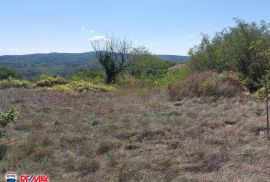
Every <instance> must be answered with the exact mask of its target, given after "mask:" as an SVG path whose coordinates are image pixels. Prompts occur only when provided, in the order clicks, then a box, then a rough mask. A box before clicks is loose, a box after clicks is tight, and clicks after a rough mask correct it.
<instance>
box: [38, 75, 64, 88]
mask: <svg viewBox="0 0 270 182" xmlns="http://www.w3.org/2000/svg"><path fill="white" fill-rule="evenodd" d="M64 84H67V81H66V79H64V78H62V77H59V76H50V75H41V76H39V78H38V81H37V82H36V85H37V86H38V87H52V86H54V85H64Z"/></svg>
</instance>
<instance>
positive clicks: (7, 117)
mask: <svg viewBox="0 0 270 182" xmlns="http://www.w3.org/2000/svg"><path fill="white" fill-rule="evenodd" d="M17 114H18V113H17V111H16V109H15V108H14V107H12V108H10V109H9V110H8V111H7V112H6V113H5V114H0V138H1V137H2V136H3V131H2V130H3V128H4V127H6V126H7V125H8V124H9V123H11V122H15V120H16V116H17Z"/></svg>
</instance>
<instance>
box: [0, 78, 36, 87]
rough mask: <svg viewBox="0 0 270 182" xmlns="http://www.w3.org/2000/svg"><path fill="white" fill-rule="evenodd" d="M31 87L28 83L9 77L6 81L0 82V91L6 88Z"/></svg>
mask: <svg viewBox="0 0 270 182" xmlns="http://www.w3.org/2000/svg"><path fill="white" fill-rule="evenodd" d="M31 86H32V85H31V83H30V82H29V81H26V80H18V79H15V78H11V77H9V78H8V79H5V80H1V81H0V89H7V88H30V87H31Z"/></svg>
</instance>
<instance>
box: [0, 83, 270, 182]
mask: <svg viewBox="0 0 270 182" xmlns="http://www.w3.org/2000/svg"><path fill="white" fill-rule="evenodd" d="M167 95H168V94H167V93H165V91H158V90H157V91H153V90H148V89H135V88H130V89H128V88H126V89H121V90H118V91H117V92H108V93H101V92H99V93H89V92H88V93H74V92H71V93H69V92H58V91H34V90H29V89H18V88H16V89H7V90H3V91H0V100H1V102H0V108H1V109H3V110H2V111H6V110H7V109H8V108H9V107H10V106H15V107H16V108H17V110H18V111H19V112H20V115H19V116H18V119H17V121H16V122H15V123H11V124H9V125H8V126H7V127H6V128H5V136H4V137H3V138H2V139H0V143H1V145H0V171H1V172H4V171H10V170H13V171H16V172H17V173H18V174H29V175H31V174H40V173H42V174H47V175H49V176H50V181H63V182H68V181H250V182H251V181H269V174H270V158H269V141H267V140H266V138H265V133H264V130H265V117H264V114H265V113H264V107H263V104H262V103H259V102H255V101H252V100H250V99H246V98H244V97H239V96H237V97H232V98H218V99H217V98H212V97H204V98H197V97H193V98H190V99H187V98H186V99H182V100H180V101H171V100H170V98H168V97H167Z"/></svg>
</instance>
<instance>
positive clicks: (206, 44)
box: [189, 19, 270, 92]
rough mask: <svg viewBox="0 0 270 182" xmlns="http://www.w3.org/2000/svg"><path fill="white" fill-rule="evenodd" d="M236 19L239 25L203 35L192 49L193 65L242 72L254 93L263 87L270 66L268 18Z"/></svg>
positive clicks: (206, 68) (221, 70) (195, 68)
mask: <svg viewBox="0 0 270 182" xmlns="http://www.w3.org/2000/svg"><path fill="white" fill-rule="evenodd" d="M235 21H236V23H237V26H235V27H229V28H227V29H224V30H223V31H221V32H218V33H216V35H215V36H214V37H213V38H212V39H210V37H209V36H207V35H203V38H202V41H201V43H200V44H199V45H198V46H195V47H194V48H192V49H191V50H190V52H189V54H190V56H191V67H192V68H193V69H194V70H196V71H202V70H209V69H210V70H216V71H217V72H219V73H221V72H223V71H234V72H238V73H240V74H241V75H242V81H243V83H244V85H245V86H246V87H247V88H248V89H249V90H250V91H252V92H253V91H256V90H258V89H259V88H261V87H262V82H261V80H262V78H263V77H264V75H265V70H266V69H268V68H269V51H270V49H269V46H270V31H269V25H268V24H267V23H266V22H264V21H262V22H261V23H260V24H257V23H255V22H252V23H246V22H245V21H243V20H239V19H236V20H235Z"/></svg>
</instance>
